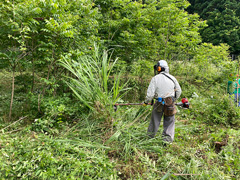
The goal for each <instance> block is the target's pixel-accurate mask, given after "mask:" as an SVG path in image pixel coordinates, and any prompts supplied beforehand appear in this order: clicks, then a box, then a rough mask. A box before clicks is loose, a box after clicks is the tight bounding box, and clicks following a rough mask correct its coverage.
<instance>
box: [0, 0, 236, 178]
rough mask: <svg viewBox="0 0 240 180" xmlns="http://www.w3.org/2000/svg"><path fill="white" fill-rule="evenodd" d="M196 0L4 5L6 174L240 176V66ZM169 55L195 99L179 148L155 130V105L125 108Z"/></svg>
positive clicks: (0, 37)
mask: <svg viewBox="0 0 240 180" xmlns="http://www.w3.org/2000/svg"><path fill="white" fill-rule="evenodd" d="M189 5H190V4H189V3H188V2H187V1H185V0H181V1H175V0H171V1H169V0H168V1H165V0H162V1H152V0H151V1H131V0H121V1H109V0H107V1H98V0H95V1H92V0H76V1H70V0H69V1H68V0H61V1H55V0H34V1H31V2H30V1H26V0H14V1H3V2H0V12H1V13H0V17H1V22H0V27H1V28H0V44H1V46H0V58H1V59H0V68H1V70H0V129H1V133H0V160H1V161H0V177H1V179H162V180H164V179H194V180H199V179H204V180H205V179H224V180H225V179H236V180H237V179H240V161H239V159H240V138H239V136H240V132H239V130H238V128H239V127H240V109H239V107H237V105H236V103H235V102H234V99H233V97H231V96H229V95H228V94H227V92H226V89H227V83H228V80H234V78H236V74H237V73H238V67H239V64H238V62H237V61H232V60H231V58H230V56H229V48H231V49H233V47H230V46H228V45H226V44H219V45H218V46H216V45H212V44H209V43H201V37H200V35H199V30H200V29H201V28H203V27H205V26H206V22H204V21H201V20H200V19H199V16H198V15H197V14H195V15H190V14H188V13H187V12H186V11H185V10H184V9H186V8H187V7H188V6H189ZM235 48H236V47H234V49H235ZM160 59H166V60H167V61H168V63H169V66H170V73H171V74H173V75H174V76H175V77H176V78H177V79H178V81H179V84H180V85H181V87H182V90H183V92H182V95H181V98H183V97H186V98H188V99H189V102H190V104H191V106H190V109H181V108H178V113H177V115H176V129H175V131H176V134H175V140H174V142H173V144H171V145H169V146H167V147H164V146H163V145H162V140H161V129H162V127H160V128H159V132H158V134H157V136H156V137H155V138H153V139H149V138H148V137H147V136H146V131H147V127H148V123H149V119H150V116H151V108H152V107H151V106H148V107H141V106H119V107H118V109H117V111H114V107H113V105H114V104H115V103H117V102H142V101H143V100H144V97H145V93H146V89H147V87H148V84H149V82H150V79H151V77H152V76H153V75H154V74H153V65H154V64H155V63H156V61H158V60H160ZM230 74H233V76H231V77H230V76H229V75H230ZM179 101H180V100H179Z"/></svg>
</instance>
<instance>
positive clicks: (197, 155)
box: [0, 108, 240, 180]
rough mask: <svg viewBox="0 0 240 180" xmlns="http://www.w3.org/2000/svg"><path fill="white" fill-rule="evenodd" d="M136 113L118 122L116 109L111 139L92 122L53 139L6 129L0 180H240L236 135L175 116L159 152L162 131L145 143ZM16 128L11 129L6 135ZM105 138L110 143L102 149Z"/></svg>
mask: <svg viewBox="0 0 240 180" xmlns="http://www.w3.org/2000/svg"><path fill="white" fill-rule="evenodd" d="M141 109H142V108H140V109H139V108H130V109H129V110H128V112H129V113H126V114H125V115H123V116H120V114H121V113H120V112H121V110H122V109H120V112H119V114H118V115H119V116H117V115H116V122H115V126H114V132H119V133H116V134H113V135H112V134H110V135H109V134H108V132H109V131H110V130H107V129H105V128H104V121H102V122H97V121H95V120H93V119H92V117H89V119H85V120H81V121H79V122H77V123H75V125H73V126H72V128H66V129H65V130H63V131H62V132H59V133H58V134H55V135H54V136H53V135H46V134H43V133H37V132H34V131H32V130H31V126H27V127H25V128H24V130H22V131H19V132H11V133H8V132H9V131H8V129H6V130H5V132H4V133H1V135H0V144H1V149H0V157H1V161H0V167H1V171H0V172H1V173H0V176H1V177H2V179H4V178H5V179H16V178H21V179H29V178H33V179H34V178H39V179H196V180H198V179H239V178H240V169H239V167H240V162H239V158H240V145H239V144H240V139H239V136H240V132H239V131H238V130H234V129H227V128H224V127H218V126H209V125H207V124H203V123H202V124H199V123H198V122H195V121H194V120H186V121H181V120H182V119H181V120H180V116H179V115H180V113H179V115H178V116H177V119H179V120H177V121H176V137H175V141H174V143H173V144H171V145H169V146H168V147H163V146H162V144H161V138H160V137H161V130H162V126H161V127H160V129H159V132H158V134H157V136H156V137H155V138H154V139H148V138H147V137H146V130H147V126H148V122H149V117H142V118H138V117H139V115H138V112H139V111H142V110H141ZM129 114H131V115H129ZM120 117H121V120H120V119H118V118H120ZM91 119H92V120H91ZM136 119H137V120H136ZM134 120H136V121H135V122H134V124H131V122H133V121H134ZM117 121H118V122H117ZM129 124H131V126H128V125H129ZM18 126H20V125H17V124H16V125H14V127H12V128H11V131H13V130H14V129H18V128H19V127H18ZM114 136H115V137H114ZM106 138H108V139H109V138H112V139H111V141H110V142H108V143H107V140H106ZM225 141H226V142H227V144H226V145H224V146H222V147H221V148H220V149H218V148H217V147H216V146H215V143H216V142H225Z"/></svg>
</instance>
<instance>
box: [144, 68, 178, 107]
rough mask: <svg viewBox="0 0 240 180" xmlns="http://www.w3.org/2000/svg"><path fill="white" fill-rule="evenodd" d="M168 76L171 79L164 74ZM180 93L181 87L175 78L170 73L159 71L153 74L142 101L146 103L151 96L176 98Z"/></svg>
mask: <svg viewBox="0 0 240 180" xmlns="http://www.w3.org/2000/svg"><path fill="white" fill-rule="evenodd" d="M163 73H164V74H166V75H167V76H169V77H170V78H171V79H172V80H173V81H172V80H171V79H169V78H168V77H166V76H165V75H163ZM175 91H176V97H175ZM181 93H182V90H181V87H180V85H179V83H178V81H177V79H176V78H175V77H174V76H172V75H170V74H169V73H167V72H161V73H160V74H158V75H156V76H154V77H153V78H152V80H151V82H150V84H149V86H148V90H147V96H146V99H145V101H144V102H146V103H148V102H150V101H151V100H152V99H153V98H158V97H161V98H166V97H170V96H172V97H175V98H176V99H177V98H179V97H180V95H181Z"/></svg>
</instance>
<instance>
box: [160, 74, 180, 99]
mask: <svg viewBox="0 0 240 180" xmlns="http://www.w3.org/2000/svg"><path fill="white" fill-rule="evenodd" d="M162 74H163V75H164V76H166V77H168V78H169V79H170V80H172V82H173V84H174V86H176V84H175V82H174V80H173V79H172V78H170V77H169V76H168V75H166V74H165V73H162ZM174 88H175V87H174ZM174 91H175V95H174V98H176V96H177V95H176V89H174Z"/></svg>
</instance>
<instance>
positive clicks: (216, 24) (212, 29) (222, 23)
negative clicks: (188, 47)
mask: <svg viewBox="0 0 240 180" xmlns="http://www.w3.org/2000/svg"><path fill="white" fill-rule="evenodd" d="M189 2H190V3H191V4H192V5H191V6H190V8H189V9H188V11H189V12H191V13H194V12H196V13H198V14H199V15H200V17H202V18H203V19H204V20H207V24H208V27H206V28H204V29H203V30H202V31H201V36H202V38H203V41H204V42H211V43H213V44H214V45H219V44H221V43H226V44H228V45H229V46H230V51H231V53H232V54H239V53H240V45H239V44H240V29H239V26H240V19H239V18H240V13H239V12H240V2H238V1H236V0H211V1H206V0H190V1H189Z"/></svg>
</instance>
